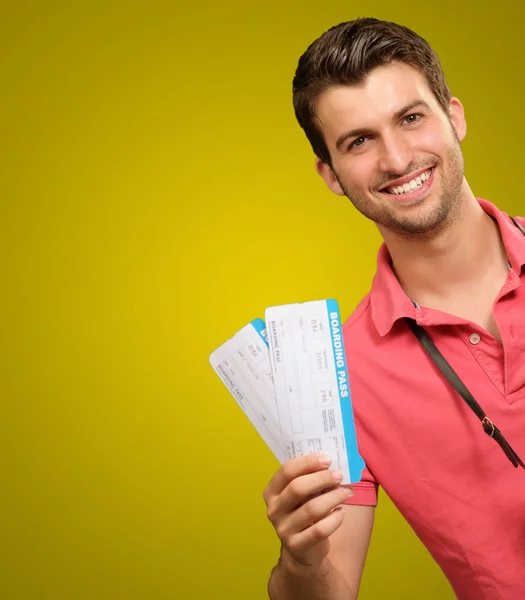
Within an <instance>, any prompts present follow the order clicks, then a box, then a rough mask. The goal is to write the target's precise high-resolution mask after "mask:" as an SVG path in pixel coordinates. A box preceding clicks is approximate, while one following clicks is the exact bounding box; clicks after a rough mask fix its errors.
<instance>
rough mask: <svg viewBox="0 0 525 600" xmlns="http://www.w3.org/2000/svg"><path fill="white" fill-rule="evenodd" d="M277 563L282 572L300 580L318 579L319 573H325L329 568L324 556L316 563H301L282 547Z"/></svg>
mask: <svg viewBox="0 0 525 600" xmlns="http://www.w3.org/2000/svg"><path fill="white" fill-rule="evenodd" d="M279 562H280V564H281V568H282V569H283V571H285V572H286V573H289V574H290V575H292V576H294V577H301V578H304V577H308V576H316V577H319V575H320V573H323V572H326V571H327V570H328V568H329V566H328V559H327V557H326V556H325V557H323V558H322V559H321V560H320V561H318V562H314V563H310V564H308V563H303V562H300V561H299V560H297V559H296V558H294V557H293V556H292V554H290V552H289V551H288V550H287V549H286V548H285V547H284V546H282V547H281V559H280V561H279Z"/></svg>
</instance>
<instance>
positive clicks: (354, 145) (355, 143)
mask: <svg viewBox="0 0 525 600" xmlns="http://www.w3.org/2000/svg"><path fill="white" fill-rule="evenodd" d="M367 139H368V138H367V137H366V136H364V135H362V136H361V137H358V138H357V139H355V140H354V141H353V142H352V143H351V144H350V145H349V146H348V150H352V148H359V147H360V146H362V145H363V144H364V143H365V142H366V140H367Z"/></svg>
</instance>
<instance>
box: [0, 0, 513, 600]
mask: <svg viewBox="0 0 525 600" xmlns="http://www.w3.org/2000/svg"><path fill="white" fill-rule="evenodd" d="M518 5H519V4H518V3H514V2H510V0H505V1H500V2H498V3H497V4H494V5H491V8H490V10H488V9H484V8H483V6H485V5H479V4H478V3H477V2H476V3H475V2H474V1H473V0H472V1H469V2H463V3H458V2H456V1H452V0H444V1H442V2H440V3H437V4H436V3H430V4H428V3H427V4H424V3H421V2H415V1H412V0H409V1H407V2H405V3H392V2H390V1H388V2H387V1H379V0H370V1H368V2H367V3H365V4H358V3H343V2H325V3H319V2H314V1H312V0H301V1H298V0H291V1H283V0H279V1H278V0H267V1H266V2H257V3H252V2H233V1H231V0H230V1H227V2H211V1H207V2H203V1H198V2H197V1H196V2H191V3H184V4H182V3H179V2H177V1H175V2H158V1H155V0H151V1H149V2H143V3H139V2H117V1H114V0H110V1H108V2H83V3H79V2H58V1H56V0H53V1H49V2H38V3H37V2H19V1H18V0H17V1H13V0H9V1H6V0H3V2H2V3H1V5H0V47H1V51H0V75H1V78H0V81H1V88H2V90H1V95H0V106H1V115H0V138H1V145H0V152H1V160H0V202H1V204H0V208H1V213H0V260H1V271H0V272H1V281H2V292H1V321H0V323H1V329H0V339H1V340H2V344H1V352H2V354H1V371H0V394H1V404H0V407H1V414H0V422H1V424H2V429H3V431H2V433H1V437H0V440H1V441H0V450H1V457H2V464H1V467H2V470H1V473H2V475H1V479H2V491H1V493H0V498H1V500H0V503H1V506H0V526H1V529H0V545H1V546H0V547H1V557H0V559H1V565H2V566H1V568H0V597H1V598H2V599H5V600H22V599H23V600H26V599H27V600H48V599H49V600H61V599H67V600H84V599H85V600H88V599H89V600H106V599H107V600H109V599H111V600H113V599H117V598H125V599H126V600H138V599H144V600H146V599H147V600H164V599H166V600H168V599H169V600H172V599H174V598H176V599H200V598H214V599H217V600H222V599H225V600H226V599H228V600H229V599H232V600H233V599H243V600H244V599H250V600H262V599H263V598H265V597H266V580H267V576H268V574H269V572H270V569H271V567H272V565H273V564H274V562H275V560H276V557H277V552H278V545H277V542H276V537H275V536H274V534H273V531H272V529H271V527H270V525H269V523H268V522H267V521H266V517H265V510H264V505H263V501H262V490H263V488H264V486H265V485H266V483H267V481H268V480H269V478H270V476H271V475H272V473H273V472H274V470H275V468H276V463H275V461H274V459H273V457H272V456H271V454H270V452H269V451H268V450H267V449H266V447H265V446H264V444H263V443H262V442H261V441H260V439H259V437H258V436H257V435H256V433H255V431H254V430H253V429H252V428H251V426H250V425H249V423H248V422H247V420H246V418H245V417H244V415H243V414H242V412H241V411H240V409H239V408H238V407H237V405H236V404H235V402H234V401H233V399H232V398H231V397H230V396H229V394H228V393H227V391H226V389H225V388H223V386H222V384H221V383H220V382H219V380H218V378H217V377H216V376H215V374H214V373H213V372H212V370H211V368H210V367H209V365H208V362H207V361H208V355H209V353H210V352H211V351H212V350H213V349H214V348H215V347H216V346H218V345H219V344H220V343H222V342H223V341H224V340H225V339H226V338H228V337H229V336H230V335H232V334H233V333H234V332H235V331H237V330H238V329H239V328H240V327H242V326H243V325H244V324H245V323H247V322H248V321H249V320H251V319H253V318H255V317H258V316H260V317H263V316H264V309H265V308H266V307H267V306H270V305H273V304H284V303H288V302H296V301H306V300H313V299H319V298H326V297H335V298H337V299H338V300H339V303H340V306H341V310H342V313H343V315H344V316H347V315H348V314H349V313H350V312H351V311H352V310H353V308H354V307H355V306H356V304H357V303H358V301H359V299H360V298H361V297H362V296H363V295H364V294H365V293H366V292H367V290H368V287H369V284H370V280H371V277H372V275H373V272H374V267H375V253H376V249H377V247H378V245H379V241H380V240H379V237H378V234H377V233H376V231H375V229H374V227H373V226H372V225H371V224H370V223H369V222H366V221H365V220H364V219H363V218H361V217H360V216H359V215H358V214H356V212H355V211H354V210H353V208H352V207H351V205H350V202H348V201H347V200H345V199H341V198H338V197H336V196H333V195H331V194H330V193H329V192H328V190H326V189H325V187H324V184H323V183H322V182H321V180H320V179H319V178H318V177H317V176H316V175H315V173H314V169H313V158H312V154H311V150H310V148H309V146H308V144H307V141H306V139H305V138H304V136H303V133H302V131H301V130H300V129H299V127H298V125H297V124H296V122H295V119H294V116H293V111H292V105H291V80H292V77H293V74H294V70H295V67H296V64H297V60H298V58H299V56H300V54H301V53H302V52H303V51H304V50H305V49H306V47H307V45H308V44H309V43H310V42H311V41H312V40H313V39H314V38H315V37H317V36H318V35H320V34H321V33H322V32H323V31H324V30H326V29H327V28H328V27H330V26H331V25H334V24H336V23H338V22H341V21H344V20H348V19H351V18H354V17H356V16H359V15H361V16H377V17H380V18H386V19H391V20H395V21H398V22H401V23H403V24H406V25H408V26H410V27H412V28H414V29H415V30H416V31H418V32H419V33H421V34H422V35H423V36H425V37H426V38H427V39H428V40H429V41H430V42H431V43H432V44H433V45H434V47H435V48H436V50H437V51H438V53H439V54H440V56H441V58H442V62H443V64H444V67H445V71H446V74H447V76H448V80H449V83H450V85H451V87H452V89H453V92H454V93H455V94H456V95H458V96H459V97H460V98H461V99H462V100H463V101H464V104H465V108H466V113H467V117H468V122H469V133H468V136H467V140H466V141H465V143H464V151H465V156H466V165H467V176H468V178H469V181H470V183H471V185H472V187H473V189H474V191H475V192H476V193H477V194H478V195H480V196H483V197H486V198H488V199H490V200H492V201H494V202H495V203H497V204H498V205H499V206H500V207H501V208H503V209H505V210H506V211H508V212H510V213H512V214H519V213H521V214H523V213H524V212H525V211H524V210H523V205H524V204H523V199H522V194H523V190H522V189H520V187H521V188H522V187H523V186H522V181H521V173H522V170H523V169H522V157H523V153H522V145H521V140H522V139H523V136H524V133H525V132H524V127H525V126H524V122H523V118H522V110H523V93H524V89H523V88H524V83H523V78H522V76H521V74H522V64H523V62H522V55H523V32H522V15H521V14H520V13H518V12H517V11H518V10H521V9H518V8H517V7H518ZM334 255H335V256H336V259H335V260H334V259H333V257H334ZM436 401H438V399H436ZM399 468H403V465H400V466H399ZM386 597H388V598H392V599H404V600H408V599H416V598H417V599H420V598H426V599H438V598H439V599H447V598H452V594H451V592H450V588H449V586H448V584H447V583H446V581H445V580H444V578H443V575H442V574H441V572H440V571H439V569H438V568H437V567H436V566H435V564H434V563H433V561H432V560H431V558H430V557H429V555H428V553H427V552H426V550H425V549H424V548H423V547H422V546H421V544H420V543H419V541H418V540H417V539H416V538H415V536H414V534H413V533H412V532H411V531H410V530H409V528H408V527H407V526H406V524H405V523H404V522H403V521H402V519H401V518H400V517H399V516H398V514H397V513H396V511H395V509H394V508H393V506H392V505H391V503H390V502H389V500H388V499H387V498H386V497H385V496H384V495H382V496H381V499H380V506H379V509H378V517H377V524H376V530H375V534H374V537H373V542H372V546H371V550H370V554H369V559H368V565H367V568H366V573H365V576H364V581H363V585H362V595H361V598H362V599H363V600H369V599H372V598H386Z"/></svg>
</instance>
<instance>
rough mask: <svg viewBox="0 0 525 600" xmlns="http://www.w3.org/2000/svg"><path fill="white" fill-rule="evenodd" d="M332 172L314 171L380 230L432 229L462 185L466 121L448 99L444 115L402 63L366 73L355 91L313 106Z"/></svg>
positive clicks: (454, 205)
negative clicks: (463, 141) (447, 106)
mask: <svg viewBox="0 0 525 600" xmlns="http://www.w3.org/2000/svg"><path fill="white" fill-rule="evenodd" d="M316 110H317V116H318V118H319V121H320V124H321V128H322V131H323V134H324V137H325V141H326V144H327V147H328V149H329V151H330V156H331V159H332V167H330V166H329V165H327V164H325V163H323V162H322V161H320V160H317V162H316V166H317V170H318V172H319V174H320V175H321V176H322V177H323V179H324V180H325V181H326V183H327V185H328V187H329V188H330V189H331V190H332V191H333V192H335V193H336V194H340V195H346V196H347V197H348V198H349V199H350V200H351V202H352V203H353V204H354V206H355V207H356V208H357V210H359V211H360V212H361V213H362V214H363V215H365V216H366V217H368V218H369V219H371V220H372V221H374V222H375V223H377V225H378V227H379V229H380V230H381V231H382V233H384V232H385V230H390V231H392V232H394V233H396V234H399V235H403V236H413V235H417V234H430V233H432V232H437V231H439V230H441V229H442V228H443V226H444V225H445V224H446V223H447V222H448V221H450V220H452V219H453V218H454V216H455V215H457V213H458V211H459V207H460V205H461V191H462V184H463V181H464V176H463V155H462V153H461V149H460V145H459V144H460V141H461V140H462V139H463V138H464V136H465V132H466V124H465V119H464V115H463V107H462V106H461V103H460V102H459V100H457V99H455V98H453V99H452V100H451V102H450V106H449V115H446V114H445V113H444V111H443V109H442V108H441V106H440V105H439V104H438V101H437V100H436V98H435V96H434V94H433V93H432V91H431V89H430V88H429V86H428V84H427V82H426V80H425V78H424V76H423V75H422V74H421V73H420V72H419V71H418V70H417V69H414V68H413V67H411V66H409V65H407V64H405V63H399V62H396V63H391V64H389V65H386V66H381V67H378V68H376V69H374V70H373V71H372V72H371V73H370V74H369V75H368V77H367V78H366V79H365V81H364V82H363V83H362V84H360V85H356V86H344V87H334V88H330V89H328V90H326V91H325V92H323V93H322V94H321V96H320V97H319V98H318V99H317V102H316Z"/></svg>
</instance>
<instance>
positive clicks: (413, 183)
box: [384, 169, 432, 196]
mask: <svg viewBox="0 0 525 600" xmlns="http://www.w3.org/2000/svg"><path fill="white" fill-rule="evenodd" d="M431 175H432V169H429V170H428V171H425V172H424V173H421V175H419V176H418V177H414V179H411V180H410V181H407V182H406V183H403V184H402V185H398V186H394V187H389V188H385V189H384V191H385V192H387V193H388V194H395V195H396V196H397V195H399V194H407V193H410V192H413V191H414V190H417V188H419V187H421V186H422V185H423V184H424V183H425V181H427V180H429V179H430V177H431Z"/></svg>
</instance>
